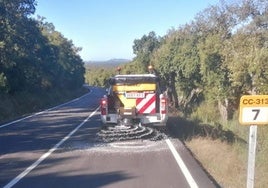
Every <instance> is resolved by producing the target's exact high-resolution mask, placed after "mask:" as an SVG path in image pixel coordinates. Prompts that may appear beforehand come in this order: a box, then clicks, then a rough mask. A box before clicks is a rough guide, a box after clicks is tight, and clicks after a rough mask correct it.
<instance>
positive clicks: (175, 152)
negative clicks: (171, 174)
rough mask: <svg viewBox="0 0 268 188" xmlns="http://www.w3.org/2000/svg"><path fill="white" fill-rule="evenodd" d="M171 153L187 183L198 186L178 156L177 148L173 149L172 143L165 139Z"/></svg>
mask: <svg viewBox="0 0 268 188" xmlns="http://www.w3.org/2000/svg"><path fill="white" fill-rule="evenodd" d="M165 141H166V143H167V145H168V147H169V149H170V151H171V153H172V154H173V156H174V158H175V160H176V162H177V164H178V165H179V167H180V169H181V171H182V173H183V175H184V176H185V178H186V180H187V182H188V184H189V185H190V187H191V188H198V185H197V184H196V182H195V180H194V178H193V177H192V175H191V173H190V171H189V170H188V168H187V167H186V165H185V164H184V162H183V160H182V158H181V157H180V155H179V153H178V152H177V150H176V149H175V147H174V145H173V144H172V142H171V141H170V140H169V139H166V140H165Z"/></svg>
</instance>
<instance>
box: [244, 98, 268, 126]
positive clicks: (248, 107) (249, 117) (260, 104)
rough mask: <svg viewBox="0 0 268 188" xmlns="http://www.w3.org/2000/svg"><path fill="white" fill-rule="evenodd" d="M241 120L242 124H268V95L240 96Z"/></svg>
mask: <svg viewBox="0 0 268 188" xmlns="http://www.w3.org/2000/svg"><path fill="white" fill-rule="evenodd" d="M239 122H240V124H242V125H265V124H268V95H244V96H242V97H241V98H240V113H239Z"/></svg>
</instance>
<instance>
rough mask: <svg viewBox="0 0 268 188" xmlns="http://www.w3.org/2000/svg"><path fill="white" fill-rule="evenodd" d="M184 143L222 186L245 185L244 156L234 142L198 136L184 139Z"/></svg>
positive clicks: (230, 187) (245, 165)
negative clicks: (187, 139) (188, 139)
mask: <svg viewBox="0 0 268 188" xmlns="http://www.w3.org/2000/svg"><path fill="white" fill-rule="evenodd" d="M186 145H187V146H188V147H189V149H190V150H191V151H192V152H193V154H194V155H195V157H196V159H197V160H199V161H200V163H201V164H202V165H203V166H204V168H205V169H206V170H207V171H208V172H209V173H210V174H211V175H212V177H213V178H214V179H215V180H216V181H217V182H218V183H219V184H220V185H221V186H222V187H228V188H232V187H234V188H237V187H246V177H247V161H246V157H245V155H243V156H242V157H241V153H240V154H239V151H238V149H237V148H236V147H235V146H234V145H235V144H233V145H230V144H227V143H226V142H221V141H219V140H212V139H210V138H201V137H198V138H193V139H191V141H186ZM238 148H239V147H238ZM242 153H244V152H242Z"/></svg>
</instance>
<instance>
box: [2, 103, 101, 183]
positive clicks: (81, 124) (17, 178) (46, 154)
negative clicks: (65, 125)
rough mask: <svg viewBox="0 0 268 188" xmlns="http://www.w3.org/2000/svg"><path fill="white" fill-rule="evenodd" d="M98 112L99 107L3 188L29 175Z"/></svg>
mask: <svg viewBox="0 0 268 188" xmlns="http://www.w3.org/2000/svg"><path fill="white" fill-rule="evenodd" d="M98 110H99V107H98V108H97V109H96V110H95V111H94V112H92V113H91V114H90V115H89V116H88V117H87V118H86V119H85V120H84V121H83V122H82V123H80V124H79V125H78V126H77V127H76V128H75V129H74V130H73V131H72V132H70V133H69V134H68V135H67V136H65V137H64V138H63V139H62V140H61V141H60V142H58V143H57V144H56V145H55V146H54V147H53V148H51V149H50V150H49V151H48V152H46V153H45V154H43V155H42V156H41V157H40V158H39V159H38V160H37V161H35V162H34V163H33V164H32V165H31V166H29V167H28V168H27V169H26V170H24V171H23V172H22V173H20V174H19V175H18V176H17V177H15V178H14V179H13V180H11V181H10V182H9V183H8V184H7V185H5V186H4V188H10V187H12V186H14V185H15V184H16V183H18V182H19V181H20V180H21V179H22V178H23V177H24V176H26V175H27V174H29V173H30V172H31V171H32V170H33V169H34V168H36V167H37V166H38V165H39V164H40V163H41V162H42V161H44V160H45V159H46V158H47V157H48V156H49V155H51V154H52V153H53V152H54V151H55V150H57V149H58V148H59V147H60V146H61V145H62V144H63V143H64V142H65V141H66V140H68V139H69V138H70V137H71V136H72V135H73V134H74V133H75V132H76V131H77V130H78V129H80V128H81V127H82V126H83V125H84V124H85V123H86V122H87V121H88V120H89V118H91V117H92V116H93V115H95V114H96V112H97V111H98Z"/></svg>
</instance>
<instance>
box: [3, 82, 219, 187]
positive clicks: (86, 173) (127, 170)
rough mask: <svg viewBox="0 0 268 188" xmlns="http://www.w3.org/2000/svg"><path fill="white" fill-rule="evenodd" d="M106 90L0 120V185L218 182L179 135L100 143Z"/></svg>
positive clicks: (189, 184) (206, 184)
mask: <svg viewBox="0 0 268 188" xmlns="http://www.w3.org/2000/svg"><path fill="white" fill-rule="evenodd" d="M104 92H105V91H104V90H103V89H100V88H93V87H92V89H91V92H90V93H88V94H86V95H84V96H82V97H80V98H78V99H75V100H73V101H70V102H68V103H66V104H63V105H60V106H57V107H54V108H51V109H49V110H46V111H43V112H39V113H36V114H33V115H31V116H28V117H25V118H22V119H19V120H17V121H14V122H10V123H8V124H4V125H0V169H1V170H0V187H5V188H8V187H19V188H29V187H35V188H42V187H45V188H47V187H50V188H51V187H55V188H58V187H67V188H68V187H70V188H73V187H75V188H78V187H87V188H91V187H92V188H97V187H109V188H119V187H122V188H128V187H148V188H151V187H153V188H158V187H159V188H163V187H165V188H172V187H174V188H175V187H176V188H177V187H181V188H184V187H200V188H203V187H205V188H210V187H217V186H216V185H215V184H213V182H212V181H211V180H210V179H209V177H208V176H207V174H206V173H205V172H204V170H203V169H202V168H201V167H200V166H199V164H198V163H197V162H196V160H195V159H194V158H193V157H192V155H191V154H190V153H189V151H188V150H187V149H186V148H185V146H184V145H183V144H182V143H181V142H180V141H179V140H178V139H172V138H166V139H162V140H159V141H149V140H135V141H124V142H123V141H122V142H113V143H102V142H100V141H99V139H98V137H97V132H98V131H99V129H100V126H101V121H100V116H99V111H98V106H99V100H100V97H101V96H102V95H103V94H104Z"/></svg>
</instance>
